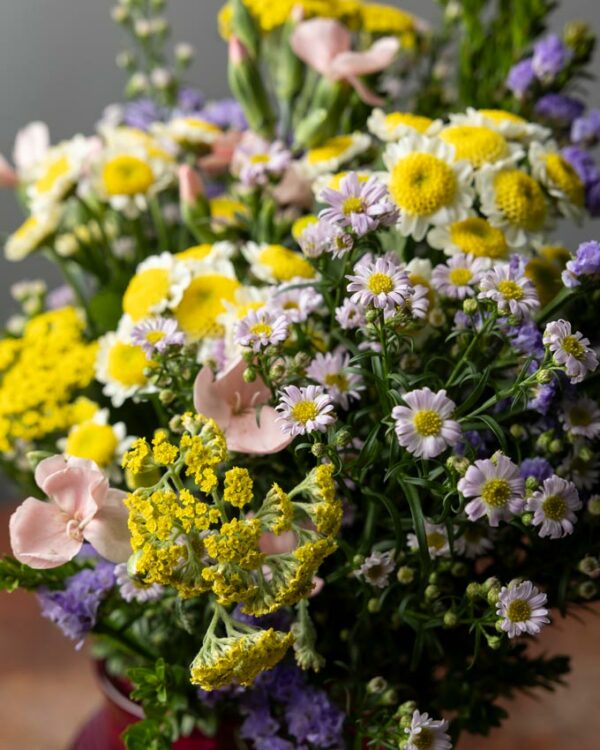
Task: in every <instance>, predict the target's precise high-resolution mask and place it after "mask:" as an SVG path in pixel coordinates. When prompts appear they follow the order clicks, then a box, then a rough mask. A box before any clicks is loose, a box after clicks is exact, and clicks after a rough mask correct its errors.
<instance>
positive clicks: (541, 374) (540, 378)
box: [535, 368, 553, 385]
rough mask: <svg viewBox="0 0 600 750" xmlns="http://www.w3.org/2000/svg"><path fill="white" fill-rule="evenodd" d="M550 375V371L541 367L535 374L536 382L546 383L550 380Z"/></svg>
mask: <svg viewBox="0 0 600 750" xmlns="http://www.w3.org/2000/svg"><path fill="white" fill-rule="evenodd" d="M552 377H553V376H552V371H551V370H545V369H543V368H540V369H539V370H538V371H537V372H536V374H535V379H536V382H538V383H540V385H547V384H548V383H550V381H551V380H552Z"/></svg>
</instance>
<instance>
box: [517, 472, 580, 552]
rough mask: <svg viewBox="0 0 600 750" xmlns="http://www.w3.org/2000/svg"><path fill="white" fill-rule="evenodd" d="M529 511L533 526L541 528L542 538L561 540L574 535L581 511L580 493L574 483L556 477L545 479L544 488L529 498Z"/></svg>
mask: <svg viewBox="0 0 600 750" xmlns="http://www.w3.org/2000/svg"><path fill="white" fill-rule="evenodd" d="M526 507H527V510H528V511H530V512H532V513H533V521H532V523H533V525H534V526H540V530H539V535H540V537H542V538H543V537H547V536H548V537H550V539H560V538H561V537H563V536H568V535H569V534H572V533H573V524H574V523H575V522H576V521H577V516H576V514H575V511H576V510H581V507H582V504H581V500H580V499H579V493H578V492H577V488H576V487H575V485H574V484H573V482H568V481H567V480H566V479H562V478H561V477H557V476H556V475H554V476H551V477H549V478H548V479H544V483H543V484H542V488H541V489H540V490H538V491H537V492H534V494H533V495H532V496H531V497H530V498H528V500H527V506H526Z"/></svg>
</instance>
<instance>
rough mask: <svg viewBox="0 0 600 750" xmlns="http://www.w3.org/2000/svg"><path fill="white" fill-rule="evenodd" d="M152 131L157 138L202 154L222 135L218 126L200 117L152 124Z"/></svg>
mask: <svg viewBox="0 0 600 750" xmlns="http://www.w3.org/2000/svg"><path fill="white" fill-rule="evenodd" d="M152 130H153V132H154V133H155V134H156V136H157V137H160V138H163V139H165V140H167V141H172V142H173V143H176V144H177V145H178V146H181V147H182V148H186V149H193V150H200V151H202V152H205V151H206V150H207V149H208V147H210V146H212V144H213V143H215V142H216V141H217V140H218V139H219V138H220V137H221V136H222V135H223V131H222V130H221V128H220V127H219V126H218V125H215V124H214V123H213V122H208V121H207V120H203V119H202V118H201V117H174V118H173V119H172V120H170V121H169V122H167V123H162V122H157V123H154V125H153V127H152Z"/></svg>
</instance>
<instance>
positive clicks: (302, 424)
mask: <svg viewBox="0 0 600 750" xmlns="http://www.w3.org/2000/svg"><path fill="white" fill-rule="evenodd" d="M280 398H281V401H280V402H279V404H277V406H276V407H275V408H276V410H277V411H278V412H279V414H280V416H279V417H278V419H277V421H278V422H281V430H282V431H283V432H285V433H286V434H288V435H292V436H293V437H296V435H306V434H307V433H309V432H317V431H318V432H326V431H327V428H328V427H329V425H330V424H333V423H334V422H335V419H336V417H335V413H334V411H333V400H332V398H331V396H329V394H327V393H325V389H324V388H322V387H321V386H319V385H309V386H306V387H305V388H298V387H297V386H295V385H288V386H287V388H284V389H283V390H282V391H281V392H280Z"/></svg>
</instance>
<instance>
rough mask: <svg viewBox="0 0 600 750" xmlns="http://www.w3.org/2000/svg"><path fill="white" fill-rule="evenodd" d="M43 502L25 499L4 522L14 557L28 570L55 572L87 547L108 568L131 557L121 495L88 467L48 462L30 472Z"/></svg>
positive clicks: (79, 462) (71, 461) (55, 459)
mask: <svg viewBox="0 0 600 750" xmlns="http://www.w3.org/2000/svg"><path fill="white" fill-rule="evenodd" d="M35 481H36V483H37V485H38V487H39V488H40V489H41V490H42V491H43V492H44V494H45V495H47V496H48V498H49V502H42V501H41V500H37V499H36V498H33V497H28V498H27V499H26V500H25V501H24V502H23V503H21V505H20V506H19V507H18V508H17V510H16V511H15V512H14V513H13V514H12V516H11V518H10V543H11V547H12V550H13V554H14V556H15V557H16V558H17V560H18V561H19V562H22V563H24V564H25V565H28V566H29V567H30V568H36V569H44V568H57V567H59V566H60V565H64V564H65V563H67V562H69V560H72V559H73V558H74V557H75V556H76V555H77V553H78V552H79V550H80V549H81V546H82V545H83V542H84V541H88V542H90V544H92V546H93V547H94V548H95V549H96V551H97V552H98V553H99V554H100V555H102V557H105V558H106V559H107V560H110V561H111V562H124V561H125V560H127V558H128V557H129V555H130V554H131V546H130V542H129V531H128V529H127V517H128V511H127V508H126V507H125V505H124V503H123V500H124V498H125V497H126V493H125V492H121V490H113V489H111V488H110V487H109V485H108V480H107V479H106V477H105V476H104V474H103V473H102V472H101V471H100V469H99V468H98V466H97V465H96V464H95V463H94V462H93V461H88V460H86V459H81V458H72V457H69V458H65V457H64V456H51V457H50V458H46V459H44V460H43V461H41V462H40V463H39V464H38V467H37V469H36V470H35Z"/></svg>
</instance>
